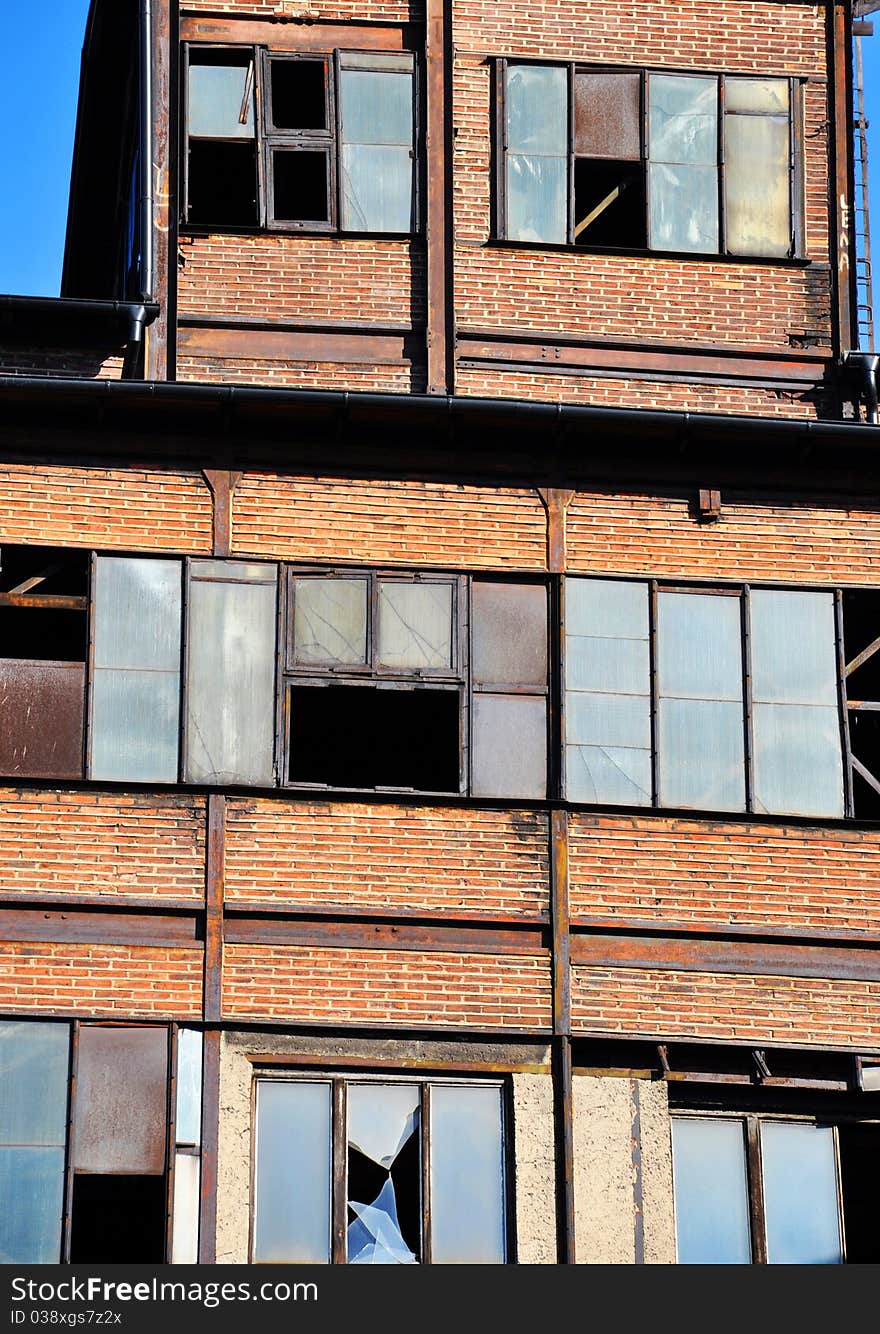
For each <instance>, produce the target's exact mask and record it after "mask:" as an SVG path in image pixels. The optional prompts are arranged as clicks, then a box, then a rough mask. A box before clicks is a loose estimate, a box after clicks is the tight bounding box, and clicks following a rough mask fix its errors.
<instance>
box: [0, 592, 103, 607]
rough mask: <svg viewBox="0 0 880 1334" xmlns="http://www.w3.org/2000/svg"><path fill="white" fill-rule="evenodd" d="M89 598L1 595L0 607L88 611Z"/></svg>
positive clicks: (39, 594)
mask: <svg viewBox="0 0 880 1334" xmlns="http://www.w3.org/2000/svg"><path fill="white" fill-rule="evenodd" d="M88 605H89V600H88V598H85V597H74V596H72V595H70V596H68V595H67V594H64V593H0V607H20V608H27V607H30V608H32V609H33V610H34V611H86V610H87V608H88Z"/></svg>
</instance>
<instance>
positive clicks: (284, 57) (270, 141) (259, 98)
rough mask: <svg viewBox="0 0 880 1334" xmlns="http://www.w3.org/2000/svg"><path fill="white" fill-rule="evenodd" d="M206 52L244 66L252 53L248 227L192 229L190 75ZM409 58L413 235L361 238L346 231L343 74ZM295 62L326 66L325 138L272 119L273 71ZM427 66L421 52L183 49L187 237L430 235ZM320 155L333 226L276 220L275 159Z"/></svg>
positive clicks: (195, 45)
mask: <svg viewBox="0 0 880 1334" xmlns="http://www.w3.org/2000/svg"><path fill="white" fill-rule="evenodd" d="M201 51H215V52H220V53H222V52H224V51H226V52H229V53H230V54H231V55H233V56H238V57H239V59H241V58H242V55H243V53H246V52H250V53H251V59H252V62H253V70H254V99H255V124H254V145H255V159H256V182H255V189H256V215H257V216H256V221H255V222H253V223H246V224H229V223H220V224H213V223H210V222H191V221H190V217H189V214H190V199H189V177H190V169H189V144H190V139H191V137H192V138H196V139H198V138H200V136H197V135H196V136H190V133H189V71H190V67H191V63H192V56H193V54H194V53H197V52H201ZM383 54H385V55H389V56H392V55H393V56H408V57H409V58H410V59H411V60H412V129H413V150H412V158H413V161H412V182H411V184H412V219H413V221H412V227H411V229H410V230H409V231H406V232H388V231H379V230H367V231H364V230H359V229H355V228H344V227H343V226H342V201H341V194H342V169H341V159H342V118H341V109H340V69H341V66H342V64H343V63H344V60H345V58H346V57H349V56H358V55H370V56H372V55H383ZM275 61H278V62H282V63H287V62H293V61H311V62H313V63H318V62H321V61H323V62H325V65H326V69H327V81H326V86H325V107H326V113H327V128H326V129H325V130H314V129H313V130H284V129H276V128H275V126H274V125H273V124H272V120H271V115H272V107H271V86H272V85H271V77H272V76H271V69H270V67H271V65H272V63H273V62H275ZM423 80H424V73H423V62H422V61H420V59H419V54H418V52H417V51H416V50H414V49H410V48H406V49H403V50H394V51H390V50H389V51H387V52H381V51H378V52H377V51H375V50H371V51H363V50H360V49H359V48H357V47H330V48H328V49H327V50H326V51H311V50H303V51H291V50H288V49H283V50H282V49H276V48H273V47H271V46H267V45H265V44H262V43H248V42H241V43H231V42H183V43H182V59H181V82H182V87H181V100H180V106H181V121H180V161H181V163H182V171H181V177H182V186H181V190H180V209H179V213H180V216H179V220H178V226H179V229H180V231H181V232H182V233H184V234H185V235H190V234H192V235H205V234H211V233H221V234H226V233H228V234H230V235H252V234H255V233H275V234H288V235H304V234H305V235H317V236H340V237H355V238H358V237H362V238H369V239H390V240H410V239H412V237H414V236H420V235H421V234H422V232H423V230H424V223H423V208H422V193H423V173H424V147H423V134H422V111H421V105H422V99H423V97H424V91H423ZM309 148H311V150H312V151H317V150H318V149H321V148H323V150H324V151H325V152H326V153H327V155H328V173H327V188H328V195H329V200H328V204H329V208H328V221H327V222H322V221H320V220H319V221H315V220H308V221H296V220H291V219H280V220H277V219H275V217H274V216H273V183H274V166H273V152H274V151H277V150H279V149H280V150H282V151H283V150H285V149H287V151H291V152H296V151H303V150H308V149H309Z"/></svg>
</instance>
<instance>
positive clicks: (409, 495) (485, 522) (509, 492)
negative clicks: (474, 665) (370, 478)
mask: <svg viewBox="0 0 880 1334" xmlns="http://www.w3.org/2000/svg"><path fill="white" fill-rule="evenodd" d="M232 549H233V553H234V554H235V555H237V556H243V555H249V556H267V557H275V558H277V559H280V560H302V561H309V560H339V561H361V562H364V563H367V564H371V565H380V564H392V565H406V564H418V565H434V566H444V567H446V568H448V569H453V570H455V569H469V568H470V569H493V568H497V569H530V570H540V569H545V568H546V560H547V522H546V514H545V511H544V507H543V505H542V503H541V500H540V497H539V496H538V494H537V492H536V491H532V490H528V489H525V488H514V487H485V488H483V487H476V486H455V485H440V484H438V483H433V482H367V481H351V482H349V481H338V482H334V481H331V480H329V479H326V478H306V477H282V476H279V475H277V474H274V473H246V474H245V476H244V477H243V479H242V481H241V482H240V483H239V485H238V487H237V488H236V491H235V495H234V498H233V524H232Z"/></svg>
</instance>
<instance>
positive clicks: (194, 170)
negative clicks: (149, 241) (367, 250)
mask: <svg viewBox="0 0 880 1334" xmlns="http://www.w3.org/2000/svg"><path fill="white" fill-rule="evenodd" d="M186 89H187V112H186V124H187V136H188V137H187V173H186V198H185V207H184V222H186V223H189V224H191V225H192V226H195V227H214V228H217V227H231V228H236V227H250V228H254V227H265V228H269V229H274V230H282V231H298V230H299V231H309V232H322V231H323V232H338V231H343V232H380V233H388V234H392V235H408V234H410V233H411V232H413V231H415V230H417V226H418V224H417V220H416V170H415V167H416V153H415V145H416V101H415V61H414V57H413V56H412V55H411V54H408V53H400V52H378V51H374V52H349V51H335V52H332V53H327V54H325V55H320V54H312V53H311V52H310V53H308V54H291V53H288V52H285V53H283V54H282V53H280V52H273V51H268V50H265V49H263V48H253V47H210V46H190V47H189V48H187V84H186Z"/></svg>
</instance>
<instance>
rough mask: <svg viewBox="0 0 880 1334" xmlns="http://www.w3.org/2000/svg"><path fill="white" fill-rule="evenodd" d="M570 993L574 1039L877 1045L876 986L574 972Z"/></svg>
mask: <svg viewBox="0 0 880 1334" xmlns="http://www.w3.org/2000/svg"><path fill="white" fill-rule="evenodd" d="M571 990H572V1024H573V1028H574V1030H575V1032H581V1033H585V1032H590V1033H596V1032H601V1033H629V1034H639V1035H645V1036H650V1037H654V1038H655V1039H656V1038H665V1037H669V1038H673V1037H678V1038H687V1037H696V1038H712V1039H714V1040H716V1041H719V1042H724V1041H726V1040H728V1039H731V1038H734V1039H737V1040H738V1041H744V1042H748V1041H750V1040H754V1041H755V1042H768V1043H771V1042H772V1043H776V1044H777V1045H783V1046H784V1045H786V1044H789V1043H798V1044H805V1045H809V1046H833V1047H858V1046H859V1045H865V1046H873V1045H877V1044H880V982H850V981H841V980H839V979H829V978H804V977H772V976H761V977H756V976H751V975H749V976H746V975H745V974H740V973H733V974H728V975H723V976H722V975H720V974H716V973H676V972H672V971H665V970H660V969H648V968H583V967H579V968H573V969H572V974H571Z"/></svg>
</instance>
